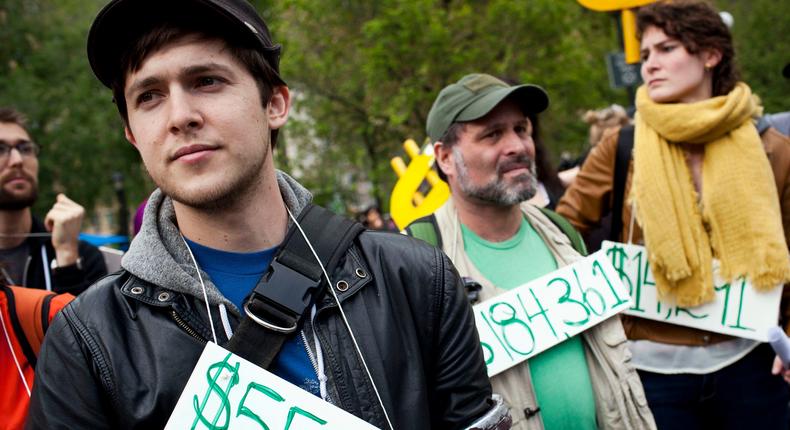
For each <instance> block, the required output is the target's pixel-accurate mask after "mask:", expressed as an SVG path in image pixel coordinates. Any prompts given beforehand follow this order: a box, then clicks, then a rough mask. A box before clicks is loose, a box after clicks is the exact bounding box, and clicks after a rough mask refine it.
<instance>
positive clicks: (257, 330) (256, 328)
mask: <svg viewBox="0 0 790 430" xmlns="http://www.w3.org/2000/svg"><path fill="white" fill-rule="evenodd" d="M298 225H300V226H301V227H302V229H303V230H304V234H305V235H306V236H307V237H308V238H309V240H310V243H309V244H308V242H306V241H305V239H304V237H303V236H302V233H301V232H300V231H299V228H298V226H297V224H296V223H294V224H293V225H292V226H291V228H290V229H289V230H288V232H287V233H286V235H285V240H284V241H283V245H282V246H281V247H280V250H279V251H278V252H277V255H275V257H274V260H273V261H272V263H271V265H269V269H268V270H267V272H266V274H264V275H263V277H262V278H261V280H260V281H259V282H258V284H257V285H256V287H255V289H254V290H253V292H252V295H251V296H250V298H249V300H248V301H247V302H246V304H245V305H244V310H245V311H246V316H245V317H244V318H243V319H242V321H241V323H240V324H239V327H238V328H237V329H236V333H235V334H234V335H233V337H231V339H230V341H229V342H228V345H227V348H228V349H229V350H230V351H232V352H234V353H235V354H237V355H239V356H241V357H244V358H246V359H247V360H249V361H251V362H253V363H255V364H257V365H258V366H261V367H262V368H264V369H266V368H268V367H269V366H270V365H271V363H272V361H273V360H274V358H275V357H276V356H277V354H278V353H279V352H280V349H281V348H282V345H283V343H284V342H285V340H286V339H287V338H288V337H290V336H291V334H292V333H293V332H295V331H296V330H297V329H298V327H299V326H300V325H301V323H302V321H303V320H304V317H305V315H306V314H308V313H309V309H310V308H311V306H312V305H313V304H314V303H315V302H316V301H317V300H318V299H319V298H320V297H321V296H323V294H324V291H326V288H327V282H326V279H323V273H324V272H323V270H322V269H321V264H319V262H317V261H316V259H315V256H314V255H313V251H312V250H311V249H310V245H312V246H313V249H315V252H316V254H318V258H319V259H320V260H321V263H323V265H324V268H325V269H326V271H327V273H332V272H333V271H334V270H335V268H336V267H337V266H338V265H339V264H340V262H341V261H342V258H343V257H344V256H345V254H346V251H347V250H348V248H349V247H350V246H351V244H352V242H353V241H354V240H355V239H356V237H357V236H358V235H359V234H360V233H361V232H362V231H363V230H364V227H362V225H361V224H359V223H358V222H356V221H352V220H350V219H348V218H345V217H342V216H340V215H337V214H335V213H333V212H331V211H329V210H327V209H324V208H322V207H320V206H315V205H308V206H307V207H306V208H305V209H304V210H303V211H302V213H300V214H299V218H298ZM330 288H331V287H330ZM262 345H265V347H262Z"/></svg>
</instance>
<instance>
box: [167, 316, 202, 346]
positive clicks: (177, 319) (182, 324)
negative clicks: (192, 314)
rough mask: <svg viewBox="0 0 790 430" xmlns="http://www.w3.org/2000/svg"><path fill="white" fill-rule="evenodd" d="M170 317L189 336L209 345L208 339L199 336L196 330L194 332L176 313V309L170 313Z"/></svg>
mask: <svg viewBox="0 0 790 430" xmlns="http://www.w3.org/2000/svg"><path fill="white" fill-rule="evenodd" d="M170 315H171V316H172V317H173V320H174V321H175V322H176V324H177V325H178V326H179V327H181V328H182V329H183V330H184V331H185V332H187V334H188V335H190V336H192V337H194V338H195V339H197V340H199V341H200V342H202V343H208V340H207V339H205V338H204V337H203V336H201V335H199V334H197V332H196V331H195V330H193V329H192V327H190V326H189V325H187V323H186V322H184V320H183V319H181V317H180V316H178V314H177V313H176V311H175V309H173V310H171V311H170Z"/></svg>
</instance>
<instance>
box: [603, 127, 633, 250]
mask: <svg viewBox="0 0 790 430" xmlns="http://www.w3.org/2000/svg"><path fill="white" fill-rule="evenodd" d="M633 149H634V126H632V125H627V126H625V127H623V128H621V129H620V133H619V135H618V136H617V153H616V155H615V159H614V183H613V184H612V193H613V194H612V212H611V214H612V224H611V227H610V228H609V240H611V241H613V242H617V241H619V240H620V232H621V231H622V230H623V204H624V202H625V181H626V179H627V178H628V166H629V164H630V162H631V153H632V152H633Z"/></svg>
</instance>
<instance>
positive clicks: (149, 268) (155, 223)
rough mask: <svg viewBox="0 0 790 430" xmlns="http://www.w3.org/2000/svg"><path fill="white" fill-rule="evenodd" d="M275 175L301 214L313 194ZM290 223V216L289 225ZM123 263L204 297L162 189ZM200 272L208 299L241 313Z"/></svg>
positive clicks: (156, 281) (136, 272) (292, 208)
mask: <svg viewBox="0 0 790 430" xmlns="http://www.w3.org/2000/svg"><path fill="white" fill-rule="evenodd" d="M276 175H277V185H278V186H279V188H280V194H281V195H282V197H283V201H285V205H286V206H287V207H288V209H290V211H291V213H293V215H294V216H295V217H298V214H299V213H301V212H302V209H304V208H305V206H307V204H308V203H310V202H311V201H312V198H313V197H312V195H311V194H310V192H309V191H307V189H306V188H304V187H303V186H301V185H300V184H299V183H298V182H296V180H295V179H293V178H291V177H290V176H288V175H287V174H285V173H283V172H281V171H279V170H278V171H277V172H276ZM290 225H291V220H290V219H289V220H288V226H289V227H290ZM121 267H123V268H124V269H125V270H127V271H128V272H129V273H131V274H133V275H134V276H136V277H138V278H140V279H142V280H144V281H147V282H149V283H151V284H154V285H157V286H160V287H162V288H166V289H168V290H172V291H176V292H179V293H184V294H189V295H192V296H195V297H198V298H200V299H201V300H202V298H203V292H202V289H201V287H200V280H199V278H198V275H197V272H196V271H195V265H194V263H193V262H192V258H191V257H190V255H189V251H188V250H187V247H186V244H185V243H184V240H183V239H182V238H181V233H180V231H179V230H178V225H177V224H176V213H175V210H174V209H173V201H172V200H170V197H167V196H165V195H164V193H162V191H161V190H160V189H157V190H156V191H154V192H153V194H151V197H149V199H148V204H147V205H146V207H145V214H144V215H143V224H142V227H141V228H140V233H138V234H137V236H135V238H134V240H133V241H132V243H131V245H130V246H129V251H128V252H127V253H126V254H125V255H124V256H123V260H122V261H121ZM201 276H202V277H203V282H204V283H205V285H206V295H207V296H208V301H209V303H210V304H212V305H217V304H220V303H224V304H225V306H226V307H228V308H229V309H231V312H233V313H235V314H236V315H239V312H238V309H237V308H236V306H235V305H234V304H233V303H231V302H230V301H229V300H228V299H226V298H225V297H224V296H223V295H222V294H220V292H219V290H217V287H215V286H214V284H213V283H212V282H211V280H210V279H209V277H208V275H207V274H206V272H203V271H202V270H201Z"/></svg>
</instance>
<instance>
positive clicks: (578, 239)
mask: <svg viewBox="0 0 790 430" xmlns="http://www.w3.org/2000/svg"><path fill="white" fill-rule="evenodd" d="M538 209H540V211H541V212H542V213H543V215H546V217H547V218H548V219H550V220H551V222H553V223H554V225H556V226H557V227H558V228H559V229H560V231H562V233H563V234H564V235H565V236H568V239H570V241H571V245H572V246H573V249H575V250H576V252H578V253H579V254H581V255H587V247H586V246H585V245H584V239H583V238H582V235H581V234H579V232H578V231H576V229H575V228H573V225H571V223H570V222H568V220H567V219H565V217H563V216H562V215H560V214H558V213H557V212H554V211H553V210H551V209H547V208H542V207H538Z"/></svg>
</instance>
